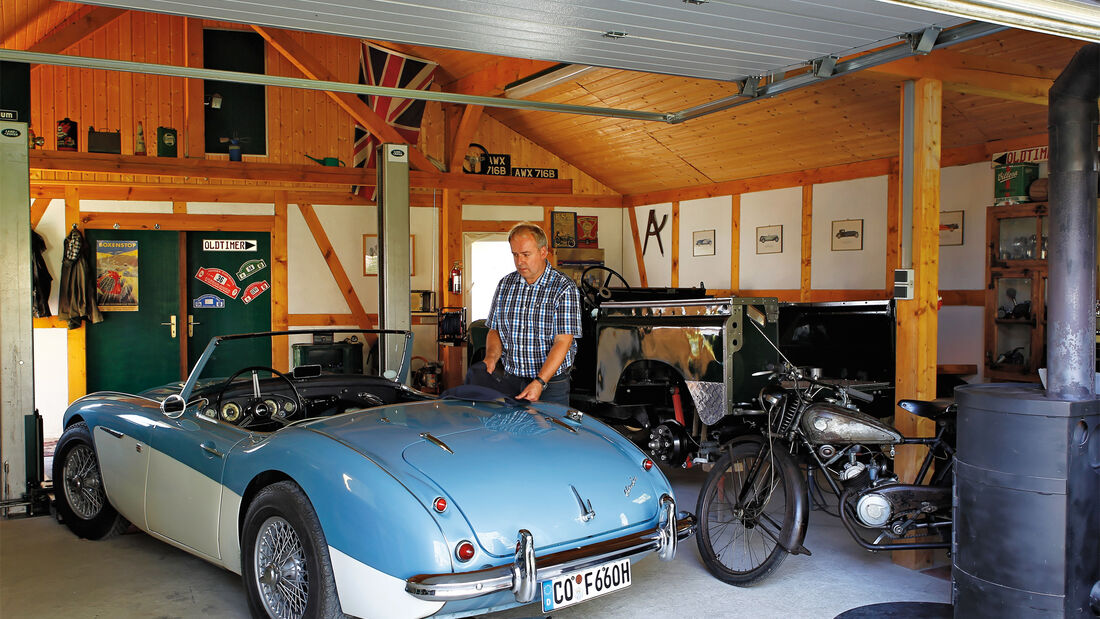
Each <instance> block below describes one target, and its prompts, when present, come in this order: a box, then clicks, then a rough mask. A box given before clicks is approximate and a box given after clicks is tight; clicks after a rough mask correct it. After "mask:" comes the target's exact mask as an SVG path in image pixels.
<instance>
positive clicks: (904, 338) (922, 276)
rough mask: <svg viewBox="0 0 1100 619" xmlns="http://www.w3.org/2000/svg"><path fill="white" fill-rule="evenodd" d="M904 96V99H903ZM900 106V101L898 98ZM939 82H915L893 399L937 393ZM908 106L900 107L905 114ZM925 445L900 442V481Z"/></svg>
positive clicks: (900, 418)
mask: <svg viewBox="0 0 1100 619" xmlns="http://www.w3.org/2000/svg"><path fill="white" fill-rule="evenodd" d="M903 101H904V99H903ZM903 107H904V103H903ZM942 112H943V85H942V83H941V82H940V81H939V80H932V79H921V80H917V81H916V82H915V97H914V106H913V110H912V119H913V149H912V152H911V153H910V152H905V149H902V153H901V156H902V157H903V158H908V157H911V158H912V164H913V165H912V170H913V178H912V187H913V240H912V251H913V269H914V270H915V278H916V289H915V290H914V294H913V299H912V300H908V301H898V310H897V314H898V316H897V319H898V328H897V369H896V373H897V375H896V380H895V384H896V392H895V397H896V399H898V400H900V399H903V398H916V399H922V400H931V399H935V397H936V330H937V311H938V307H937V306H938V296H939V225H940V216H939V210H940V134H941V129H942ZM906 113H907V110H904V109H903V110H902V114H903V115H904V114H906ZM894 421H895V425H896V427H897V429H898V430H899V431H900V432H901V433H902V434H903V435H905V436H932V435H933V434H934V432H935V423H934V422H932V421H931V420H928V419H923V418H920V417H916V416H914V415H911V414H909V413H907V412H905V411H903V410H901V409H900V408H895V409H894ZM925 452H926V448H925V447H918V446H910V447H902V448H899V449H898V451H897V458H896V459H895V460H894V471H895V472H896V473H897V474H898V476H899V477H900V478H901V480H902V482H912V481H913V478H914V477H915V476H916V473H917V470H918V469H919V468H920V462H921V459H922V458H923V457H924V454H925ZM893 559H894V563H897V564H898V565H902V566H905V567H908V568H910V569H920V568H923V567H927V566H929V565H931V563H932V552H931V551H929V550H906V551H901V552H895V553H893Z"/></svg>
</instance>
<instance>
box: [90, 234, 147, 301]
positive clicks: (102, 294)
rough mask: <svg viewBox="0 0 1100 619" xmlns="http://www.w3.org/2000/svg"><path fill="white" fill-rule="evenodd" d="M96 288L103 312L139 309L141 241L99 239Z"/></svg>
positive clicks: (97, 244)
mask: <svg viewBox="0 0 1100 619" xmlns="http://www.w3.org/2000/svg"><path fill="white" fill-rule="evenodd" d="M95 287H96V304H98V305H99V309H100V311H103V312H136V311H138V242H137V241H96V243H95Z"/></svg>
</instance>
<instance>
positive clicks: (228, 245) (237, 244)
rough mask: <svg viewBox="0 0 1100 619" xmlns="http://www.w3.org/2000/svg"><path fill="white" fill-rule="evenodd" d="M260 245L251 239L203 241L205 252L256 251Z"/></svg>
mask: <svg viewBox="0 0 1100 619" xmlns="http://www.w3.org/2000/svg"><path fill="white" fill-rule="evenodd" d="M257 247H258V245H257V243H256V241H254V240H251V239H237V240H232V239H203V240H202V250H203V251H256V249H257Z"/></svg>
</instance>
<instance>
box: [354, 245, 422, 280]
mask: <svg viewBox="0 0 1100 619" xmlns="http://www.w3.org/2000/svg"><path fill="white" fill-rule="evenodd" d="M363 275H378V235H377V234H364V235H363ZM413 275H416V235H415V234H410V235H409V276H410V277H411V276H413Z"/></svg>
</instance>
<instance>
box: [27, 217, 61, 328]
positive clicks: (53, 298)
mask: <svg viewBox="0 0 1100 619" xmlns="http://www.w3.org/2000/svg"><path fill="white" fill-rule="evenodd" d="M35 231H36V232H38V234H39V235H41V236H42V238H43V239H44V240H45V241H46V266H47V268H48V269H49V270H50V275H52V276H53V281H52V282H51V283H50V313H52V314H53V315H55V316H56V315H57V294H58V282H59V281H60V280H61V260H62V258H64V256H65V236H66V235H68V234H69V231H68V230H66V229H65V201H64V200H51V201H50V204H49V206H47V207H46V210H45V212H44V213H43V214H42V219H41V220H39V222H38V227H36V228H35Z"/></svg>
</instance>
